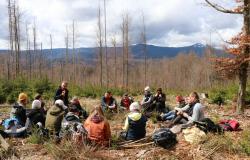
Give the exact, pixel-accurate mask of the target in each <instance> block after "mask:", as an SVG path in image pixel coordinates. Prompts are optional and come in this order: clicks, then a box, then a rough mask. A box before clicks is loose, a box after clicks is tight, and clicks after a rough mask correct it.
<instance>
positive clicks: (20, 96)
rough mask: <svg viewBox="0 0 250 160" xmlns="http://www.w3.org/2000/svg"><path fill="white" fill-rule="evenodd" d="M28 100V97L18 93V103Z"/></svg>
mask: <svg viewBox="0 0 250 160" xmlns="http://www.w3.org/2000/svg"><path fill="white" fill-rule="evenodd" d="M23 100H28V96H27V94H26V93H20V94H19V96H18V101H19V102H20V101H23Z"/></svg>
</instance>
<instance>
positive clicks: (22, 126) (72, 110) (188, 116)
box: [0, 82, 204, 146]
mask: <svg viewBox="0 0 250 160" xmlns="http://www.w3.org/2000/svg"><path fill="white" fill-rule="evenodd" d="M165 101H166V95H165V94H164V93H163V92H162V89H161V88H158V89H157V93H156V94H155V95H153V94H152V93H151V92H150V88H149V87H148V86H147V87H146V88H145V90H144V97H143V100H142V101H141V102H134V100H133V98H131V97H130V96H129V95H128V93H126V94H124V95H123V97H122V99H121V103H120V105H121V108H123V109H124V110H127V111H129V113H128V115H127V116H126V119H125V124H124V127H123V132H121V136H120V138H122V139H124V140H137V139H141V138H143V137H145V136H146V123H147V118H148V115H147V114H145V113H147V112H151V111H153V110H155V111H156V112H157V113H158V115H159V116H158V120H160V121H167V120H168V121H169V122H170V123H169V124H170V125H169V127H172V126H173V125H175V124H178V123H182V124H183V125H186V126H187V125H191V124H192V123H193V122H194V121H200V120H201V119H203V118H204V111H203V107H202V105H201V104H200V102H199V96H198V94H197V93H196V92H192V93H191V94H190V95H189V97H187V98H185V99H184V98H183V97H181V96H177V97H176V101H177V102H178V107H176V108H174V110H172V111H169V112H167V111H166V109H165V108H166V107H165ZM27 103H28V96H27V95H26V94H25V93H20V94H19V97H18V102H17V103H16V104H15V105H14V106H13V107H12V110H11V114H10V118H9V119H7V120H4V121H3V125H4V127H5V130H4V131H1V132H0V133H1V135H2V136H4V137H8V136H16V137H21V136H22V134H23V133H24V132H23V131H24V130H27V129H28V128H29V127H30V126H35V125H37V124H39V125H40V126H43V127H44V128H46V129H47V130H48V132H49V134H50V135H53V136H55V137H57V138H59V139H60V138H61V137H62V135H64V130H65V129H67V127H69V126H67V125H68V124H71V122H74V123H72V124H74V125H73V127H72V128H73V129H72V130H74V129H75V130H76V131H77V130H78V129H79V128H82V129H83V130H84V131H86V133H87V138H88V140H89V141H90V142H93V143H95V144H100V145H104V146H108V145H109V143H110V139H111V130H110V125H109V122H108V120H107V119H106V118H105V116H104V112H108V111H112V112H113V111H114V112H117V110H118V109H119V108H120V107H118V104H117V102H116V100H115V98H114V97H113V96H112V93H111V92H109V91H107V92H106V93H105V94H104V96H103V97H102V99H101V105H100V106H96V107H94V109H93V110H92V111H91V114H90V115H88V113H87V112H86V111H85V110H84V109H83V108H82V107H81V105H80V101H79V99H78V98H77V97H73V98H72V100H71V101H69V100H68V90H67V83H66V82H62V84H61V86H59V88H58V90H57V92H56V95H55V102H54V105H53V106H51V107H50V108H49V109H48V110H47V111H46V109H44V103H43V101H42V96H41V95H37V96H35V99H34V101H33V102H32V109H31V110H30V111H29V113H26V109H25V108H26V105H27ZM80 117H82V119H81V118H80ZM10 122H11V123H10ZM13 127H14V128H13Z"/></svg>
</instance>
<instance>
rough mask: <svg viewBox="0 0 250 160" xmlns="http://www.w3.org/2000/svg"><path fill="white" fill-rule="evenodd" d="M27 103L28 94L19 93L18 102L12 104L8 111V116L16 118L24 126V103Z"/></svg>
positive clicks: (25, 117)
mask: <svg viewBox="0 0 250 160" xmlns="http://www.w3.org/2000/svg"><path fill="white" fill-rule="evenodd" d="M27 104H28V96H27V94H26V93H20V94H19V96H18V102H17V103H15V104H14V105H13V106H12V109H11V112H10V118H16V119H17V120H18V122H19V124H20V125H21V126H25V123H26V119H27V116H26V109H25V108H26V105H27Z"/></svg>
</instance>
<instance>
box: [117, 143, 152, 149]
mask: <svg viewBox="0 0 250 160" xmlns="http://www.w3.org/2000/svg"><path fill="white" fill-rule="evenodd" d="M150 144H154V142H148V143H143V144H135V145H131V146H120V147H122V148H133V147H143V146H147V145H150Z"/></svg>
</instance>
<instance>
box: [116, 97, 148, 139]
mask: <svg viewBox="0 0 250 160" xmlns="http://www.w3.org/2000/svg"><path fill="white" fill-rule="evenodd" d="M129 110H130V113H129V115H128V116H127V118H126V120H125V125H124V127H123V130H124V131H125V132H124V135H121V136H122V138H124V139H125V140H138V139H141V138H144V137H145V135H146V123H147V118H146V117H145V116H144V115H143V114H142V113H141V112H140V111H141V106H140V104H139V103H138V102H133V103H132V104H131V105H130V106H129Z"/></svg>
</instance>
